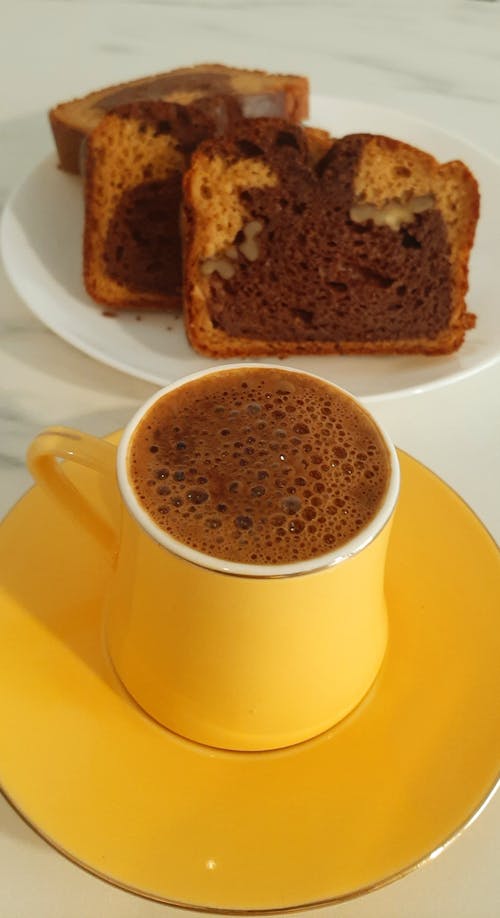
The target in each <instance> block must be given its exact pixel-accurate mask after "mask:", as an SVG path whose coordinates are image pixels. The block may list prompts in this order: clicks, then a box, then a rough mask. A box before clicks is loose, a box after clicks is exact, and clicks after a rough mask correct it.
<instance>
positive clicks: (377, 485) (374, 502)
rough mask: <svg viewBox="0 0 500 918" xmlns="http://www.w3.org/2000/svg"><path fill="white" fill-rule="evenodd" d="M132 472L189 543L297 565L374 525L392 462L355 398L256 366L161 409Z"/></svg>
mask: <svg viewBox="0 0 500 918" xmlns="http://www.w3.org/2000/svg"><path fill="white" fill-rule="evenodd" d="M128 474H129V479H130V482H131V484H132V487H133V489H134V491H135V494H136V497H137V499H138V500H139V502H140V504H141V505H142V507H143V508H144V510H145V511H146V513H147V514H148V515H149V516H150V517H151V519H152V520H153V521H154V522H155V523H156V524H157V525H158V526H159V527H160V528H161V529H163V530H165V532H167V533H168V534H170V535H171V536H172V537H173V538H175V539H177V540H178V541H180V542H182V543H184V544H185V545H188V546H190V547H191V548H194V549H196V550H197V551H200V552H203V553H205V554H208V555H213V556H215V557H218V558H224V559H226V560H230V561H235V562H242V563H247V564H288V563H294V562H298V561H303V560H306V559H309V558H314V557H317V556H319V555H323V554H325V553H327V552H331V551H334V550H335V549H336V548H338V547H340V546H342V545H343V544H345V543H346V542H347V541H349V540H350V539H351V538H352V537H353V536H355V535H356V534H357V533H359V532H360V530H362V529H363V527H364V526H365V525H366V524H367V523H369V521H370V520H371V519H372V518H373V517H374V516H375V514H376V513H377V510H378V509H379V507H380V506H381V503H382V502H383V499H384V496H385V494H386V491H387V486H388V482H389V475H390V459H389V453H388V450H387V447H386V444H385V442H384V439H383V437H382V435H381V434H380V433H379V431H378V429H377V427H376V425H375V424H374V422H373V420H372V419H371V418H370V416H369V415H368V414H366V412H365V411H364V410H363V409H362V408H361V407H360V406H359V405H357V404H356V403H355V402H354V401H353V400H352V399H351V398H350V397H349V396H347V395H345V394H344V393H342V392H339V391H338V390H336V389H334V388H332V387H331V386H330V385H329V384H328V383H326V382H323V381H321V380H319V379H316V378H314V377H311V376H308V375H305V374H301V373H291V372H287V371H286V370H280V369H277V368H276V369H275V368H269V367H262V368H260V367H248V368H238V369H230V370H224V369H221V370H220V372H216V373H211V374H207V375H206V376H204V377H203V378H200V379H195V380H193V381H191V382H188V383H185V384H183V385H181V386H180V387H179V388H176V389H174V390H173V391H172V392H169V393H166V394H165V395H164V396H163V397H162V398H161V399H159V400H158V401H157V402H156V403H155V404H154V405H153V406H152V407H151V408H150V410H149V411H148V412H147V413H146V414H145V416H144V417H143V418H142V420H141V422H140V423H139V425H138V427H137V429H136V431H135V433H134V435H133V437H132V440H131V443H130V447H129V452H128Z"/></svg>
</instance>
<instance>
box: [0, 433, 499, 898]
mask: <svg viewBox="0 0 500 918" xmlns="http://www.w3.org/2000/svg"><path fill="white" fill-rule="evenodd" d="M117 439H118V437H115V442H116V440H117ZM399 456H400V461H401V472H402V486H401V498H400V504H399V507H398V510H397V512H396V518H395V521H394V529H393V535H392V541H391V547H390V551H389V559H388V569H387V596H388V605H389V615H390V637H389V645H388V650H387V654H386V658H385V661H384V663H383V666H382V670H381V672H380V674H379V676H378V678H377V680H376V683H375V685H374V686H373V688H372V689H371V691H370V693H369V694H368V696H366V698H365V699H364V700H363V701H362V703H361V704H360V705H359V706H358V708H357V709H356V710H355V711H354V712H353V713H352V714H351V715H349V717H347V718H346V719H345V720H344V721H342V722H341V723H340V724H339V725H337V726H336V727H335V728H333V729H332V730H330V731H329V732H328V733H325V734H323V735H322V736H320V737H318V738H316V739H314V740H311V741H309V742H306V743H303V744H301V745H299V746H295V747H291V748H289V749H285V750H281V751H277V752H264V753H232V752H221V751H217V750H214V749H210V748H207V747H201V746H198V745H196V744H195V743H190V742H189V741H187V740H183V739H181V738H180V737H177V736H175V735H173V734H171V733H169V732H168V731H166V730H165V729H163V728H162V727H160V726H159V725H158V724H156V723H155V722H153V721H152V720H151V719H150V718H148V717H147V716H146V715H145V714H143V713H142V712H141V711H140V709H139V708H137V706H135V705H134V704H133V703H132V702H131V701H130V699H129V698H128V696H127V695H126V694H125V693H124V691H123V689H122V688H121V686H120V684H119V682H118V680H117V678H116V677H115V675H114V673H113V670H112V667H111V664H110V662H109V660H108V658H107V655H106V653H105V650H104V643H103V636H102V596H103V592H104V586H105V582H106V576H107V571H108V569H109V561H108V560H107V559H105V558H104V557H103V556H102V554H100V552H99V550H98V548H97V547H96V546H95V545H94V544H93V542H92V541H91V539H90V537H89V536H87V535H86V534H85V533H84V532H83V531H82V530H81V529H79V528H78V526H77V525H76V524H75V523H74V522H72V521H71V520H70V519H69V518H67V517H66V516H65V515H64V513H63V511H62V510H60V509H59V508H58V507H55V506H54V505H53V504H52V503H51V502H50V500H49V498H47V497H46V495H45V494H43V493H42V492H41V490H40V488H38V487H35V488H33V489H32V490H31V491H30V492H28V494H27V495H26V496H25V497H23V499H22V500H21V501H20V502H19V503H18V504H17V505H16V507H14V509H13V510H12V511H11V513H10V514H9V516H8V517H7V518H6V520H5V521H4V523H3V524H2V526H1V527H0V568H1V571H2V574H1V594H0V629H1V633H2V640H1V641H0V749H1V755H0V782H1V785H2V788H3V790H4V793H5V795H6V797H7V799H9V800H10V801H11V802H12V804H13V806H14V807H15V808H16V809H17V810H18V812H19V813H20V814H21V815H22V816H23V818H25V819H26V821H27V822H28V823H29V824H30V825H31V826H32V827H33V828H34V829H35V830H36V831H37V832H38V833H39V834H41V835H42V836H43V837H44V838H45V839H46V840H47V841H48V842H50V843H51V844H52V845H53V846H54V847H55V848H56V849H57V850H59V851H60V852H61V853H63V854H65V855H66V856H67V857H68V858H70V859H71V860H72V861H73V862H74V863H76V864H78V865H80V866H82V867H84V868H85V869H87V870H88V871H90V872H91V873H93V874H95V875H96V876H99V877H100V878H102V879H105V880H107V881H108V882H110V883H112V884H114V885H116V886H119V887H121V888H123V889H126V890H128V891H130V892H133V893H136V894H139V895H141V896H144V897H147V898H150V899H154V900H157V901H160V902H164V903H168V904H171V905H177V906H184V907H187V908H192V909H197V910H204V911H217V912H245V913H252V912H253V913H255V912H273V911H287V910H298V909H300V908H312V907H313V906H316V905H326V904H330V903H333V902H338V901H342V900H345V899H348V898H351V897H353V896H356V895H360V894H361V893H365V892H367V891H369V890H373V889H376V888H378V887H380V886H382V885H384V884H386V883H388V882H390V881H392V880H394V879H397V878H398V877H401V876H403V875H404V874H405V873H407V872H408V871H410V870H411V869H412V868H414V867H416V866H418V865H420V864H422V863H423V862H425V861H426V860H428V859H429V858H432V857H435V856H436V854H437V853H439V852H440V851H441V850H442V849H443V848H444V847H445V846H446V844H447V843H448V842H449V841H450V840H451V839H452V838H453V837H456V835H457V834H459V833H460V832H461V831H462V829H463V828H464V827H465V826H466V825H467V824H469V823H470V822H471V821H472V820H473V818H474V817H475V816H476V815H477V814H478V813H479V812H480V811H481V809H482V808H483V807H484V805H485V803H486V802H487V800H488V799H489V798H490V797H491V796H492V793H493V790H494V787H495V785H496V782H497V778H498V774H497V772H498V763H499V760H500V729H499V714H498V712H499V707H500V705H499V698H500V672H499V669H498V659H499V656H500V631H499V629H498V621H497V619H498V610H497V601H498V588H499V585H500V563H499V556H498V551H497V548H496V546H495V544H494V542H493V540H492V539H491V537H490V535H489V534H488V533H487V531H486V530H485V529H484V527H483V526H482V524H481V523H480V521H479V520H478V519H477V518H476V517H475V516H474V514H473V513H472V512H471V511H470V510H469V508H467V506H466V505H465V504H464V503H463V501H462V500H461V499H460V498H459V497H458V496H457V495H456V494H455V493H454V492H453V491H452V490H451V489H450V488H448V487H447V486H446V485H445V484H444V483H443V482H442V481H441V480H440V479H439V478H437V477H436V476H435V475H433V474H432V473H431V472H430V471H429V470H428V469H426V468H425V467H423V466H422V465H420V464H419V463H418V462H417V461H416V460H414V459H412V458H410V457H409V456H407V455H406V454H404V453H400V454H399ZM71 474H72V475H74V477H75V479H76V478H78V480H79V482H81V484H82V485H83V486H85V488H86V489H87V490H88V493H89V495H91V497H92V499H93V500H94V501H95V502H96V504H98V505H99V506H100V507H102V506H103V505H104V506H105V505H106V499H107V495H105V494H102V493H100V490H99V481H98V480H97V476H93V475H92V473H90V472H89V471H88V470H86V469H71Z"/></svg>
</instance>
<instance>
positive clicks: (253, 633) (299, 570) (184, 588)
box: [28, 364, 399, 750]
mask: <svg viewBox="0 0 500 918" xmlns="http://www.w3.org/2000/svg"><path fill="white" fill-rule="evenodd" d="M252 367H253V365H251V364H244V365H234V366H232V367H227V366H226V367H223V370H224V372H226V371H227V372H231V371H232V370H236V371H241V370H242V369H244V370H245V371H248V372H251V370H252ZM258 367H259V370H262V369H263V368H262V365H258ZM220 370H221V368H214V369H211V370H208V371H203V372H202V373H197V374H194V375H193V376H191V377H187V378H185V379H183V380H179V381H178V382H176V383H174V384H172V385H171V386H167V387H166V388H164V389H162V390H160V391H159V392H157V393H156V394H155V395H154V396H152V398H151V399H150V400H149V401H148V402H146V404H145V405H144V406H142V407H141V408H140V410H139V411H138V412H137V413H136V415H135V416H134V417H133V418H132V420H131V421H130V423H129V425H128V426H127V428H126V429H125V431H124V433H123V436H122V438H121V442H120V445H119V448H118V450H116V449H115V448H114V447H113V446H112V445H111V444H110V443H108V442H107V441H103V440H99V439H97V438H95V437H91V436H89V435H87V434H83V433H81V432H79V431H73V430H70V429H67V428H56V429H52V430H46V431H43V432H42V433H40V434H39V435H38V436H37V437H36V439H35V440H34V441H33V443H32V444H31V446H30V448H29V451H28V465H29V467H30V469H31V472H32V474H33V475H34V477H35V478H36V479H37V481H38V482H39V483H40V484H41V485H42V486H44V487H45V488H47V489H48V490H49V491H50V493H51V494H52V495H53V496H54V497H55V498H57V500H58V501H59V502H60V503H62V504H63V505H64V506H65V507H66V508H67V509H68V511H69V512H70V513H72V514H73V515H74V516H75V519H76V521H77V523H80V524H81V525H84V526H86V528H88V529H89V530H90V531H91V532H92V533H93V534H94V535H95V536H96V538H98V539H99V541H100V542H101V544H102V546H103V548H105V549H110V550H112V551H113V552H114V559H115V560H114V565H113V570H112V574H111V577H110V582H109V587H108V591H107V595H106V597H105V598H104V600H103V615H104V616H105V633H106V640H107V645H108V649H109V653H110V656H111V660H112V662H113V665H114V667H115V669H116V672H117V674H118V676H119V678H120V680H121V681H122V683H123V685H124V686H125V687H126V689H127V691H128V693H129V694H130V696H131V698H132V699H134V700H135V702H137V704H138V705H139V706H140V707H141V708H142V709H143V710H144V711H145V712H147V713H148V714H149V715H150V716H151V717H152V718H154V719H155V720H156V721H158V722H159V723H160V724H162V725H163V726H164V727H167V728H168V729H170V730H172V731H175V732H176V733H178V734H180V735H182V736H184V737H187V738H189V739H191V740H194V741H196V742H200V743H204V744H207V745H212V746H216V747H220V748H225V749H232V750H263V749H276V748H281V747H284V746H288V745H292V744H294V743H298V742H301V741H303V740H306V739H309V738H311V737H313V736H316V735H318V734H319V733H321V732H323V731H325V730H327V729H328V728H329V727H331V726H333V725H334V724H336V723H337V722H338V721H339V720H341V719H342V718H343V717H345V716H346V715H347V714H348V713H349V712H350V711H352V710H353V708H354V707H355V706H356V705H357V704H358V703H359V702H360V700H361V699H362V698H363V696H364V695H365V694H366V693H367V691H368V690H369V688H370V687H371V685H372V683H373V681H374V680H375V678H376V676H377V673H378V671H379V669H380V666H381V663H382V660H383V657H384V653H385V648H386V644H387V633H388V622H387V609H386V602H385V596H384V568H385V559H386V554H387V546H388V541H389V536H390V528H391V521H392V516H393V512H394V508H395V506H396V501H397V496H398V490H399V466H398V460H397V455H396V451H395V449H394V447H393V445H392V444H391V442H390V440H389V439H388V438H387V436H386V435H385V434H384V433H383V431H381V430H380V427H378V425H377V427H378V432H379V434H380V436H381V438H382V440H383V442H384V443H385V446H386V449H387V457H388V482H387V488H386V492H385V496H384V498H383V500H382V503H381V504H380V506H379V508H378V510H377V512H376V514H375V516H374V518H373V519H371V520H370V522H369V523H368V524H367V525H365V526H364V527H363V528H362V529H361V530H360V531H359V532H358V533H357V534H356V535H355V536H354V538H352V539H351V540H350V541H348V542H347V543H345V544H343V545H341V546H340V547H339V548H338V549H337V550H334V551H331V552H328V553H326V554H322V555H320V556H318V557H314V558H307V559H305V560H303V561H296V562H293V563H288V564H282V565H275V564H248V563H239V562H236V561H231V560H226V559H222V558H218V557H212V556H210V555H207V554H204V553H202V552H199V551H197V550H195V549H193V548H191V547H189V546H188V545H187V544H184V543H182V542H179V541H178V540H177V539H174V538H173V537H172V536H171V535H169V533H168V532H166V531H165V530H164V529H162V528H160V527H159V526H158V525H157V524H156V523H155V522H154V521H153V519H152V518H151V517H150V516H149V515H148V513H147V512H146V510H145V509H144V506H143V505H141V502H140V501H139V499H138V497H137V494H136V493H135V491H134V488H133V487H132V485H131V481H130V474H129V467H128V454H129V449H130V443H131V441H132V440H133V438H134V435H135V434H136V431H137V428H138V426H139V424H140V423H141V421H142V420H143V418H144V417H145V415H146V414H147V413H148V412H149V411H150V409H151V408H152V406H153V405H155V404H156V402H157V401H158V400H160V399H163V398H165V397H169V396H171V395H172V393H175V391H176V390H177V389H178V388H179V387H181V386H185V385H189V383H190V382H194V381H195V380H196V381H199V380H203V379H204V378H205V377H207V376H208V375H210V374H211V373H217V372H220ZM278 371H279V372H280V373H281V374H283V372H286V373H292V374H299V376H300V374H302V375H303V376H305V377H308V376H310V375H311V374H305V373H303V371H298V370H294V369H291V368H284V367H275V368H273V367H271V366H269V367H266V372H269V373H270V374H272V373H273V372H278ZM323 382H324V381H323ZM324 384H325V385H327V386H330V384H329V383H326V382H324ZM331 388H332V389H333V390H337V387H331ZM337 391H339V392H342V393H343V395H344V396H345V395H348V394H347V393H344V392H343V390H337ZM348 397H349V398H350V399H351V401H352V403H353V405H354V406H355V407H356V410H358V411H360V412H365V409H364V408H363V407H362V406H361V405H360V404H359V403H357V402H356V401H355V400H354V399H352V396H348ZM59 459H66V460H70V461H74V462H77V463H80V464H83V465H85V466H88V467H90V468H93V469H95V470H96V471H97V472H99V473H100V474H101V475H102V476H103V477H104V482H105V487H106V489H107V490H108V491H112V490H113V489H116V490H117V500H118V503H119V505H120V522H119V524H117V525H116V527H113V526H112V525H110V523H108V522H107V521H106V520H105V519H104V518H101V517H100V515H99V514H98V513H97V511H96V510H95V509H94V508H93V507H92V506H91V505H90V504H89V503H88V502H87V500H86V496H85V494H83V493H81V492H79V491H77V490H76V489H75V487H74V486H73V485H72V484H71V482H70V481H69V479H68V478H67V476H66V475H65V468H64V463H62V464H61V463H60V462H58V460H59Z"/></svg>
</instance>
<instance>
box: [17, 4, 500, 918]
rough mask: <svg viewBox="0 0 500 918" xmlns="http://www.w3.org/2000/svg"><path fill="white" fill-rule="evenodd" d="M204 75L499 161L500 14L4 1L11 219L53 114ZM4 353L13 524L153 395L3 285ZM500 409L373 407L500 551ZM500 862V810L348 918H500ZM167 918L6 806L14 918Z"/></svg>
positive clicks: (450, 400)
mask: <svg viewBox="0 0 500 918" xmlns="http://www.w3.org/2000/svg"><path fill="white" fill-rule="evenodd" d="M207 60H208V61H222V62H224V63H228V64H234V65H236V66H250V67H259V68H264V69H268V70H274V71H281V72H296V73H306V74H308V75H309V77H310V80H311V84H312V89H313V91H315V92H317V93H323V94H330V95H336V96H342V97H348V98H353V99H361V100H365V101H368V102H375V103H378V104H381V105H385V106H390V107H392V108H396V109H400V110H402V111H405V112H406V113H408V114H411V115H416V116H418V117H422V118H425V119H427V120H428V121H431V122H434V123H436V124H438V125H439V126H440V127H441V128H445V129H447V130H449V131H452V132H455V133H458V134H460V135H462V136H463V137H466V138H467V139H468V140H469V141H471V142H473V143H474V144H475V145H477V146H479V147H482V148H483V149H484V150H486V151H488V152H490V153H491V154H493V155H495V156H497V157H499V158H500V2H498V3H497V2H495V0H490V2H488V0H447V2H445V0H436V2H431V0H420V2H419V3H413V2H411V3H410V2H404V0H379V2H370V0H350V2H348V0H331V2H328V0H323V2H321V0H316V2H313V0H312V2H305V0H275V2H273V0H269V2H266V0H232V2H231V0H218V2H216V0H212V2H210V0H205V2H191V0H189V2H184V3H182V2H177V3H175V2H171V3H170V2H149V3H148V2H140V0H137V2H103V3H92V2H61V0H38V2H24V3H17V2H9V0H4V2H3V3H2V54H1V55H0V85H1V86H2V87H3V88H2V94H1V99H0V204H3V203H5V200H6V198H7V196H8V194H9V192H10V190H11V189H12V188H13V187H14V185H15V184H16V183H17V182H19V181H20V180H21V179H22V178H23V176H25V175H26V174H27V173H28V172H29V171H30V170H31V169H32V168H33V166H34V165H35V164H36V163H37V162H38V161H39V160H40V158H41V157H42V156H44V155H45V154H46V153H48V152H50V151H51V149H52V141H51V137H50V133H49V130H48V126H47V120H46V114H45V112H46V110H47V109H48V108H49V107H50V106H51V105H52V104H54V103H55V102H57V101H61V100H62V99H69V98H72V97H73V96H78V95H80V94H84V93H86V92H88V91H90V90H91V89H92V88H99V87H101V86H105V85H107V84H109V83H113V82H121V81H123V80H126V79H129V78H132V77H135V76H142V75H144V74H148V73H154V72H157V71H162V70H166V69H170V68H173V67H175V66H181V65H189V64H191V63H196V62H202V61H207ZM499 220H500V215H499ZM496 297H497V299H499V298H500V281H499V283H498V289H497V290H496ZM499 322H500V315H499ZM0 353H1V359H0V467H1V476H0V508H1V510H2V512H3V513H7V512H8V510H9V509H10V507H11V506H12V505H13V504H14V503H15V502H16V500H17V499H18V498H19V497H20V496H21V495H22V494H23V492H24V491H25V490H26V489H27V488H28V487H29V486H30V477H29V474H28V472H27V471H26V469H25V466H24V455H25V451H26V447H27V445H28V443H29V442H30V440H31V438H32V437H33V436H34V434H35V433H36V432H37V431H38V430H39V429H40V428H41V427H43V426H45V425H47V424H69V425H71V426H74V427H80V428H81V429H83V430H87V431H89V432H91V433H94V434H97V435H102V434H105V433H107V432H109V431H110V430H113V429H116V428H118V427H120V426H122V425H123V424H124V422H125V421H126V420H127V419H128V418H129V417H130V415H131V414H132V412H133V411H134V410H135V408H136V407H137V406H138V405H139V404H140V403H141V402H143V401H144V400H145V399H146V398H147V397H148V396H149V395H150V394H151V393H152V391H154V386H152V385H150V384H149V383H146V382H142V381H140V380H137V379H134V378H132V377H129V376H126V375H124V374H122V373H120V372H118V371H115V370H113V369H111V368H109V367H107V366H104V365H102V364H100V363H97V362H95V361H93V360H92V359H91V358H90V357H87V356H85V355H84V354H82V353H81V352H80V351H78V350H76V349H74V348H73V347H71V346H70V345H69V344H67V343H65V342H64V341H63V340H61V339H60V338H58V337H56V335H54V334H53V333H52V332H51V331H49V330H48V329H47V328H45V327H44V326H43V325H42V324H41V323H40V322H39V321H38V320H37V319H35V318H34V317H33V316H32V314H31V313H30V312H29V310H28V308H27V307H26V305H24V303H23V302H22V301H21V300H20V299H19V298H18V296H17V295H16V294H15V293H14V291H13V289H12V288H11V286H10V284H9V282H8V280H7V277H6V275H5V272H4V270H3V268H0ZM499 407H500V364H498V363H497V364H496V366H492V367H490V368H489V369H485V370H482V371H481V372H479V373H477V374H475V375H472V376H469V377H468V378H466V379H464V380H462V381H460V382H456V383H454V384H452V385H449V386H445V387H441V388H438V389H435V390H433V391H428V392H423V393H420V394H417V395H412V396H406V397H404V398H400V399H393V400H384V401H382V400H380V401H375V402H373V403H371V405H370V408H371V410H372V411H373V413H374V414H375V416H376V417H377V418H378V420H379V421H381V423H382V424H383V425H384V426H385V428H386V429H387V431H388V433H389V434H390V435H391V436H392V438H393V439H394V441H395V442H396V443H397V445H398V446H400V447H401V448H403V449H405V450H407V451H408V452H409V453H411V454H412V455H413V456H415V457H416V458H417V459H419V460H420V461H422V462H423V463H424V464H425V465H427V466H428V467H430V468H431V469H432V470H433V471H435V472H436V473H437V474H438V475H440V476H441V477H442V478H443V479H444V480H445V481H446V482H447V483H448V484H450V485H451V486H452V487H453V488H454V489H455V490H456V491H457V492H458V493H459V494H460V495H461V496H462V497H463V498H464V499H465V501H466V502H467V503H468V504H469V505H470V507H471V508H472V509H473V510H474V511H475V512H476V514H477V515H478V516H479V517H480V519H481V520H482V521H483V522H484V524H485V525H486V526H487V528H488V529H489V530H490V532H491V533H492V534H493V536H494V537H495V538H497V539H498V538H499V537H500V506H499V498H498V487H497V485H496V480H497V478H498V467H499V461H500V425H499V423H498V421H499ZM0 755H1V752H0ZM499 848H500V799H499V796H498V795H497V797H496V798H494V800H493V801H492V802H491V803H490V805H489V806H488V807H487V808H486V810H485V812H484V813H483V814H482V815H481V816H480V818H479V819H478V820H477V821H476V822H475V823H474V824H473V825H472V826H471V827H470V828H469V829H468V830H467V831H466V832H465V833H464V834H462V835H461V837H460V838H459V839H458V840H456V841H455V842H454V844H453V845H451V846H450V847H449V848H447V849H446V850H445V852H444V853H443V854H442V855H441V856H440V857H439V858H437V859H436V860H434V861H432V862H431V863H429V864H427V865H426V866H425V867H424V868H422V869H421V870H418V871H415V872H413V873H412V874H410V875H409V876H408V877H406V878H405V879H403V880H400V881H398V882H397V883H395V884H393V885H391V886H388V887H386V888H384V889H382V890H380V891H378V892H375V893H371V894H370V895H369V896H366V897H363V898H361V899H358V900H354V901H352V902H347V903H345V904H342V905H339V906H336V907H335V915H338V916H339V918H349V916H353V918H354V916H356V918H364V916H366V918H376V916H383V918H391V916H393V918H396V916H398V918H400V916H402V915H404V916H405V918H412V916H415V918H417V916H418V918H431V916H440V918H443V916H450V918H451V916H453V918H493V916H496V915H498V914H499V913H500V883H499V880H498V851H499ZM327 911H328V912H330V911H331V912H332V914H333V911H334V909H333V908H329V909H327ZM168 912H169V909H168V908H167V907H165V906H161V905H158V904H155V903H152V902H147V901H145V900H141V899H138V898H136V897H134V896H131V895H128V894H127V893H125V892H122V891H120V890H118V889H115V888H113V887H111V886H108V885H107V884H105V883H103V882H101V881H100V880H97V879H94V878H93V877H92V876H90V875H88V874H86V873H85V872H84V871H82V870H80V869H79V868H78V867H76V866H74V865H73V864H72V863H70V862H68V861H66V860H65V859H64V858H63V857H61V856H60V855H58V854H57V853H55V852H54V851H53V850H52V849H51V848H50V847H49V846H48V845H47V844H45V843H44V842H43V841H42V840H41V839H40V838H39V837H38V836H37V835H36V834H35V833H34V832H33V831H32V830H31V829H30V828H29V827H28V826H27V825H26V824H25V823H24V822H23V821H22V820H21V819H20V818H19V817H18V816H17V814H16V813H15V812H14V811H13V810H12V809H11V808H10V806H9V805H8V803H7V802H6V801H5V800H4V799H3V798H0V914H2V915H5V916H6V918H33V916H35V915H36V918H84V916H89V915H92V916H103V918H104V916H106V918H115V916H116V918H118V916H120V918H153V916H157V918H160V916H161V915H164V914H167V913H168Z"/></svg>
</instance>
